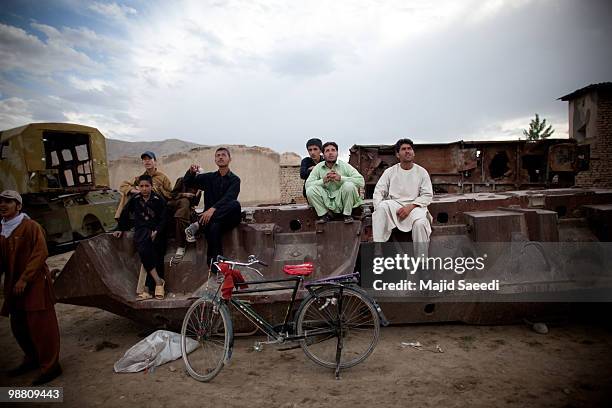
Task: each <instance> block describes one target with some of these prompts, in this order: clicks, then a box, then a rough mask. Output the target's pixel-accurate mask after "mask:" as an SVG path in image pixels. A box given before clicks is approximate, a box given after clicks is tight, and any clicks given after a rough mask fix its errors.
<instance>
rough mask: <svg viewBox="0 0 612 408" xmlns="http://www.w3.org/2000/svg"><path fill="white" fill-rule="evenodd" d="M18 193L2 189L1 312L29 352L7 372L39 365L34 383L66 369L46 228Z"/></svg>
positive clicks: (44, 381)
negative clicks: (27, 209)
mask: <svg viewBox="0 0 612 408" xmlns="http://www.w3.org/2000/svg"><path fill="white" fill-rule="evenodd" d="M22 204H23V200H22V198H21V196H20V195H19V193H17V192H16V191H12V190H5V191H3V192H2V193H0V216H1V217H2V222H1V226H0V276H1V275H2V274H4V275H5V276H4V304H3V305H2V310H1V311H0V314H1V315H2V316H10V319H11V331H12V332H13V336H15V339H16V340H17V343H19V346H20V347H21V349H22V350H23V352H24V353H25V356H24V358H23V362H22V363H21V365H19V366H18V367H16V368H14V369H13V370H10V371H9V372H8V376H9V377H15V376H18V375H22V374H25V373H27V372H29V371H32V370H35V369H37V368H40V370H41V373H40V375H39V376H38V377H37V378H36V379H35V380H34V381H33V382H32V385H41V384H45V383H48V382H49V381H51V380H53V379H54V378H56V377H58V376H59V375H60V374H61V373H62V369H61V367H60V365H59V349H60V334H59V327H58V324H57V316H56V315H55V308H54V306H53V305H54V304H55V295H54V293H53V283H52V280H51V275H50V273H49V268H48V267H47V264H46V260H47V256H48V252H47V243H46V242H45V235H44V232H43V229H42V227H41V226H40V225H39V224H38V223H37V222H36V221H33V220H31V219H30V217H28V216H27V215H26V214H25V213H22V212H21V208H22Z"/></svg>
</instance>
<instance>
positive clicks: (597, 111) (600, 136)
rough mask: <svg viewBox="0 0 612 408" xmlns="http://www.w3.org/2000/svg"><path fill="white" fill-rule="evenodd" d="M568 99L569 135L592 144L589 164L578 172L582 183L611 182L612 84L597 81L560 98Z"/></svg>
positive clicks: (581, 184)
mask: <svg viewBox="0 0 612 408" xmlns="http://www.w3.org/2000/svg"><path fill="white" fill-rule="evenodd" d="M561 99H562V100H565V101H568V102H569V132H570V138H572V139H575V140H576V142H577V143H578V144H579V145H585V146H588V147H589V151H590V166H589V169H588V170H586V171H581V172H580V173H578V175H577V176H576V185H577V186H581V187H611V186H612V166H611V164H612V84H611V83H604V84H596V85H590V86H588V87H586V88H582V89H580V90H578V91H575V92H573V93H572V94H569V95H566V96H564V97H562V98H561Z"/></svg>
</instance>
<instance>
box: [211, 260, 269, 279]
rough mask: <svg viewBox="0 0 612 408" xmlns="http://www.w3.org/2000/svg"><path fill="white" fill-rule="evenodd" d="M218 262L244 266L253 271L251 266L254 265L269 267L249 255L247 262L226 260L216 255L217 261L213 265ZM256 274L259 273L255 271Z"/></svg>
mask: <svg viewBox="0 0 612 408" xmlns="http://www.w3.org/2000/svg"><path fill="white" fill-rule="evenodd" d="M219 262H226V263H229V264H233V265H238V266H245V267H247V268H252V269H255V268H253V265H256V264H260V265H263V266H269V265H268V264H267V263H265V262H263V261H260V260H259V259H257V257H256V256H255V255H250V256H249V261H248V262H239V261H236V260H233V259H229V258H226V257H224V256H222V255H217V261H216V262H215V263H219ZM255 270H256V271H257V269H255ZM257 272H259V271H257ZM260 275H261V273H260ZM262 276H263V275H262Z"/></svg>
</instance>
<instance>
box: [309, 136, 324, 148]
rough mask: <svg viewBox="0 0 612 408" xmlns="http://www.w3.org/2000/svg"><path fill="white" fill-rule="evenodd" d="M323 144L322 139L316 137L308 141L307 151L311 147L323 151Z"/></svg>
mask: <svg viewBox="0 0 612 408" xmlns="http://www.w3.org/2000/svg"><path fill="white" fill-rule="evenodd" d="M322 143H323V142H321V139H317V138H316V137H314V138H312V139H308V141H307V142H306V149H308V148H309V147H310V146H317V147H318V148H319V149H320V150H323V149H322V147H321V146H322Z"/></svg>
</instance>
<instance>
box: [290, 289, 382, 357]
mask: <svg viewBox="0 0 612 408" xmlns="http://www.w3.org/2000/svg"><path fill="white" fill-rule="evenodd" d="M340 293H341V290H340V288H338V287H333V288H325V287H323V288H320V289H318V290H317V291H316V292H315V294H314V295H310V296H309V297H307V298H306V299H305V300H304V301H303V302H302V304H301V306H300V310H299V311H298V314H297V318H296V327H297V334H298V335H303V336H305V339H303V340H301V341H300V345H301V346H302V350H304V353H305V354H306V356H308V358H310V359H311V360H312V361H314V362H315V363H317V364H319V365H321V366H323V367H327V368H336V350H337V345H338V341H339V338H340V336H342V354H341V358H340V368H349V367H353V366H355V365H357V364H359V363H361V362H362V361H363V360H365V359H366V358H367V357H368V356H369V355H370V354H371V353H372V351H373V350H374V348H375V347H376V344H377V343H378V337H379V335H380V321H379V318H378V313H377V312H376V309H375V308H374V305H373V304H372V302H371V301H370V300H369V299H368V298H367V297H366V296H364V295H363V294H362V293H360V292H358V291H356V290H354V289H351V288H348V287H343V288H342V297H341V299H342V302H340ZM340 303H342V310H341V311H340V310H339V305H340Z"/></svg>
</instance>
